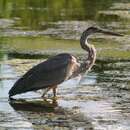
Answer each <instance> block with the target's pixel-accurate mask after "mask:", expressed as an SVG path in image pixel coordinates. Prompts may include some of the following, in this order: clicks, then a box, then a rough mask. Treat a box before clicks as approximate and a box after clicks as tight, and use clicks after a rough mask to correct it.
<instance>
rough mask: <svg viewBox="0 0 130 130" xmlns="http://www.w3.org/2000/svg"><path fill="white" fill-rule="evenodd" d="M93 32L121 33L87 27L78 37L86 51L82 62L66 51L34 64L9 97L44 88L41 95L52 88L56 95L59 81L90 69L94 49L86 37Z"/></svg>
mask: <svg viewBox="0 0 130 130" xmlns="http://www.w3.org/2000/svg"><path fill="white" fill-rule="evenodd" d="M94 33H104V34H108V35H114V36H122V35H121V34H118V33H114V32H111V31H107V30H103V29H100V28H97V27H89V28H88V29H86V30H85V31H84V32H83V33H82V35H81V38H80V45H81V47H82V49H84V50H85V51H87V52H88V54H87V56H86V60H85V61H84V62H83V63H79V62H77V59H76V58H75V57H74V56H73V55H71V54H68V53H62V54H58V55H56V56H54V57H51V58H49V59H48V60H46V61H44V62H42V63H40V64H38V65H36V66H34V67H33V68H32V69H30V70H29V71H28V72H27V73H25V74H24V75H23V76H22V77H21V78H20V79H19V80H18V81H16V83H15V84H14V86H13V87H12V88H11V90H10V91H9V98H10V99H11V97H12V96H14V95H16V94H21V93H25V92H28V91H35V90H39V89H46V91H45V92H44V93H43V95H42V97H44V96H45V94H46V93H47V92H48V91H49V90H50V89H52V90H53V94H54V97H56V88H57V85H59V84H60V83H62V82H64V81H66V80H68V79H71V78H73V77H76V76H78V75H79V74H82V73H85V72H86V71H88V70H90V69H91V67H92V66H93V64H94V63H95V59H96V51H95V48H94V46H93V45H90V44H88V42H87V38H88V36H89V35H91V34H94Z"/></svg>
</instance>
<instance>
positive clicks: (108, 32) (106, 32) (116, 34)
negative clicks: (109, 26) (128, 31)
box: [99, 30, 124, 36]
mask: <svg viewBox="0 0 130 130" xmlns="http://www.w3.org/2000/svg"><path fill="white" fill-rule="evenodd" d="M99 32H100V33H104V34H107V35H113V36H124V35H123V34H119V33H115V32H111V31H108V30H99Z"/></svg>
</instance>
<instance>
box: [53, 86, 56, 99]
mask: <svg viewBox="0 0 130 130" xmlns="http://www.w3.org/2000/svg"><path fill="white" fill-rule="evenodd" d="M56 88H57V86H54V87H53V88H52V89H53V95H54V98H55V97H56Z"/></svg>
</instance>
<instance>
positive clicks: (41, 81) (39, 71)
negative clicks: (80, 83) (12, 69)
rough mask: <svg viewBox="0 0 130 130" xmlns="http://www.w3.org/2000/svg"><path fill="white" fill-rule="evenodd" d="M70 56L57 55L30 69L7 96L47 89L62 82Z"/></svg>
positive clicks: (65, 54)
mask: <svg viewBox="0 0 130 130" xmlns="http://www.w3.org/2000/svg"><path fill="white" fill-rule="evenodd" d="M71 57H72V56H71V55H70V54H67V53H63V54H59V55H57V56H55V57H53V58H50V59H48V60H46V61H44V62H42V63H40V64H38V65H36V66H34V67H33V68H32V69H30V70H29V71H28V72H27V73H25V74H24V75H23V76H22V77H21V78H20V79H19V80H18V81H16V83H15V84H14V86H13V87H12V88H11V90H10V91H9V95H10V96H13V95H16V94H20V93H24V92H27V91H32V90H38V89H42V88H47V87H49V86H52V85H56V84H59V83H61V82H63V81H64V80H65V78H66V76H67V70H68V66H69V64H70V62H71Z"/></svg>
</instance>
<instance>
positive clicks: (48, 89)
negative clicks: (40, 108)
mask: <svg viewBox="0 0 130 130" xmlns="http://www.w3.org/2000/svg"><path fill="white" fill-rule="evenodd" d="M51 88H52V87H48V88H47V89H46V90H45V91H44V93H43V94H42V98H44V96H45V95H46V93H47V92H48V91H49V90H50V89H51Z"/></svg>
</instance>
